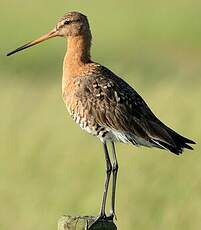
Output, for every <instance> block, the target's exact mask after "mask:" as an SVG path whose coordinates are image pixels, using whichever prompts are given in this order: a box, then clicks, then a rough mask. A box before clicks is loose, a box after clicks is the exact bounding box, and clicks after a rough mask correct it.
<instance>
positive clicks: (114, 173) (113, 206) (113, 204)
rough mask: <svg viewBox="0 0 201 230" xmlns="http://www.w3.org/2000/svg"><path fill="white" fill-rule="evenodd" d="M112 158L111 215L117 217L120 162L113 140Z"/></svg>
mask: <svg viewBox="0 0 201 230" xmlns="http://www.w3.org/2000/svg"><path fill="white" fill-rule="evenodd" d="M112 158H113V165H112V175H113V178H112V204H111V208H112V209H111V217H112V218H113V217H115V218H116V214H115V195H116V184H117V173H118V169H119V166H118V162H117V156H116V151H115V145H114V142H113V141H112Z"/></svg>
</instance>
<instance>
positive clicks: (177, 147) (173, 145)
mask: <svg viewBox="0 0 201 230" xmlns="http://www.w3.org/2000/svg"><path fill="white" fill-rule="evenodd" d="M163 128H164V129H165V131H166V132H167V133H168V136H169V137H170V138H171V139H172V141H171V142H170V141H168V140H167V141H163V140H157V143H158V144H159V145H160V147H163V148H165V149H168V150H169V151H171V152H172V153H175V154H177V155H179V154H181V153H182V152H183V150H184V149H185V148H186V149H190V150H193V148H192V147H191V146H190V145H189V144H196V143H195V142H194V141H192V140H190V139H188V138H186V137H183V136H181V135H180V134H178V133H176V132H175V131H174V130H172V129H170V128H169V127H167V126H166V125H164V124H163ZM168 139H169V138H168Z"/></svg>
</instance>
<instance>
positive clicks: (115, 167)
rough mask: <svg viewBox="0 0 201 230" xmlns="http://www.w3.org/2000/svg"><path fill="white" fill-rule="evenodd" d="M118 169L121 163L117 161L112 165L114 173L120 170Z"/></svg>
mask: <svg viewBox="0 0 201 230" xmlns="http://www.w3.org/2000/svg"><path fill="white" fill-rule="evenodd" d="M118 170H119V165H118V164H116V163H114V164H113V166H112V172H113V173H114V172H118Z"/></svg>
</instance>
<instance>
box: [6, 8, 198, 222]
mask: <svg viewBox="0 0 201 230" xmlns="http://www.w3.org/2000/svg"><path fill="white" fill-rule="evenodd" d="M54 37H64V38H66V40H67V51H66V54H65V57H64V61H63V76H62V97H63V101H64V103H65V105H66V108H67V111H68V112H69V114H70V116H71V117H72V118H73V120H74V121H75V122H76V123H77V124H78V125H79V126H80V127H81V129H83V130H85V131H86V132H88V133H90V134H92V135H93V136H96V137H97V138H99V139H100V141H101V142H102V144H103V150H104V155H105V162H106V164H105V168H106V177H105V184H104V192H103V197H102V202H101V207H100V212H99V214H98V216H97V217H96V219H95V221H94V222H97V221H100V220H112V221H113V219H114V218H116V204H115V200H116V183H117V172H118V168H119V166H118V161H117V156H116V149H115V144H116V143H117V142H122V143H126V144H132V145H134V146H145V147H156V148H159V149H163V150H167V151H169V152H171V153H174V154H176V155H180V154H181V153H182V152H183V150H184V149H185V148H186V149H190V150H193V148H192V147H191V145H190V144H195V142H194V141H193V140H190V139H188V138H186V137H184V136H182V135H180V134H178V133H177V132H175V131H174V130H172V129H171V128H169V127H168V126H166V125H165V124H164V123H163V122H161V121H160V120H159V119H158V118H157V117H156V116H155V115H154V113H153V112H152V111H151V109H150V108H149V107H148V105H147V104H146V102H145V101H144V100H143V98H142V97H141V96H140V95H139V94H138V93H137V92H136V91H135V90H134V89H133V88H132V87H131V86H130V85H129V84H128V83H126V82H125V81H124V80H123V79H122V78H120V77H119V76H117V75H116V74H115V73H113V72H112V71H111V70H110V69H108V68H107V67H105V66H103V65H101V64H99V63H97V62H95V61H93V60H92V58H91V41H92V34H91V30H90V25H89V21H88V18H87V16H85V15H84V14H82V13H80V12H76V11H73V12H67V13H65V14H64V16H63V17H61V18H60V20H59V21H58V23H57V24H56V26H55V27H54V28H53V29H52V30H51V31H50V32H48V33H47V34H45V35H43V36H41V37H39V38H37V39H35V40H33V41H32V42H29V43H26V44H25V45H23V46H21V47H19V48H17V49H15V50H14V51H12V52H10V53H8V54H7V56H10V55H12V54H14V53H16V52H18V51H21V50H24V49H27V48H29V47H31V46H34V45H36V44H39V43H41V42H43V41H45V40H48V39H50V38H54ZM108 144H111V146H112V148H111V153H109V150H108ZM111 156H112V158H111ZM111 159H112V160H111ZM111 176H112V196H111V210H110V213H109V215H107V214H106V201H107V193H108V187H109V183H110V177H111Z"/></svg>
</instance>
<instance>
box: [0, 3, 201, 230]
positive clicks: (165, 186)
mask: <svg viewBox="0 0 201 230" xmlns="http://www.w3.org/2000/svg"><path fill="white" fill-rule="evenodd" d="M0 4H1V9H4V10H2V12H1V15H0V19H1V21H4V23H3V24H2V31H1V56H0V59H1V62H0V98H1V119H0V137H1V138H0V159H1V160H0V229H4V230H8V229H14V228H15V229H17V230H18V229H30V230H32V229H33V230H35V229H37V230H40V229H41V230H42V229H52V230H53V229H56V220H57V219H58V218H59V216H60V215H62V214H65V213H66V214H75V215H77V214H83V215H93V214H94V215H95V214H97V212H98V209H99V204H100V201H101V196H102V189H103V179H104V157H103V152H102V146H101V144H100V143H99V141H98V140H96V139H95V138H93V137H90V136H89V135H88V134H86V133H84V132H82V131H81V130H80V129H79V127H78V126H76V125H75V124H74V123H73V121H72V120H71V119H70V118H69V116H67V111H66V109H65V106H64V105H63V103H62V100H61V95H60V94H61V93H60V91H61V87H60V81H61V79H60V78H59V77H60V76H61V74H62V72H61V70H62V68H61V65H62V57H63V54H64V47H65V44H64V43H65V42H64V40H62V39H55V41H49V42H47V43H46V44H44V45H41V47H38V48H37V47H35V48H32V49H30V50H29V51H27V52H26V51H24V52H23V53H21V54H18V55H16V56H13V57H10V58H6V57H3V56H2V53H6V52H7V51H9V49H12V48H15V47H17V46H18V45H21V44H23V41H24V42H26V41H29V40H30V39H33V38H35V37H37V36H38V35H40V34H41V33H44V32H46V31H47V30H48V29H49V28H51V27H52V26H53V25H54V24H55V19H56V18H58V16H60V15H62V14H63V13H64V12H65V11H69V10H72V9H74V10H81V11H83V12H84V13H86V14H87V15H88V16H89V19H90V21H91V27H92V31H93V33H94V42H93V43H94V47H93V54H94V56H95V58H96V60H98V61H99V62H101V63H103V64H106V65H107V66H109V67H111V68H112V69H113V70H114V71H115V72H116V73H118V74H120V75H121V76H122V77H123V78H124V79H125V80H127V81H128V82H129V83H130V84H131V85H132V86H133V87H135V88H136V89H137V91H138V92H139V93H140V94H141V95H142V96H143V97H144V98H145V99H146V101H147V103H148V104H149V105H150V106H151V108H152V109H153V111H154V112H155V113H156V115H158V116H159V117H160V118H161V120H163V121H165V122H166V124H168V125H171V127H173V128H175V129H176V130H177V131H179V132H180V133H181V134H184V135H186V136H187V137H189V138H193V139H194V140H195V141H196V142H197V143H198V144H197V145H196V146H195V151H193V152H190V151H186V152H185V154H184V155H182V156H180V157H177V156H174V155H173V154H172V155H171V154H170V153H167V152H165V151H161V150H157V149H145V148H134V147H132V146H127V145H121V144H119V145H118V147H117V151H118V159H119V163H120V172H119V180H118V189H117V215H118V228H119V229H126V230H130V229H134V228H135V229H138V230H140V229H143V230H144V229H149V230H152V229H154V230H155V229H163V230H166V229H168V230H169V229H176V230H178V229H182V230H189V229H191V230H198V229H200V217H201V211H200V210H201V183H200V181H201V175H200V165H201V158H200V154H199V149H200V147H201V145H200V141H201V132H200V113H201V108H200V106H199V105H200V99H201V78H200V74H201V68H200V58H201V55H200V38H201V33H200V26H199V22H200V6H201V4H200V3H198V2H197V1H190V0H189V1H179V0H177V1H168V3H164V2H163V3H162V2H161V1H157V0H155V1H151V2H147V1H135V2H133V1H129V0H126V1H124V2H118V3H117V1H114V0H113V1H101V2H98V1H93V2H92V1H82V2H78V1H77V2H73V1H72V2H70V1H69V2H67V3H66V1H61V2H60V3H59V4H58V3H56V2H53V1H43V2H39V0H36V1H34V3H33V2H31V3H30V2H29V1H24V0H18V1H12V4H10V3H9V2H8V1H5V0H2V1H1V2H0ZM5 22H6V23H5Z"/></svg>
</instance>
